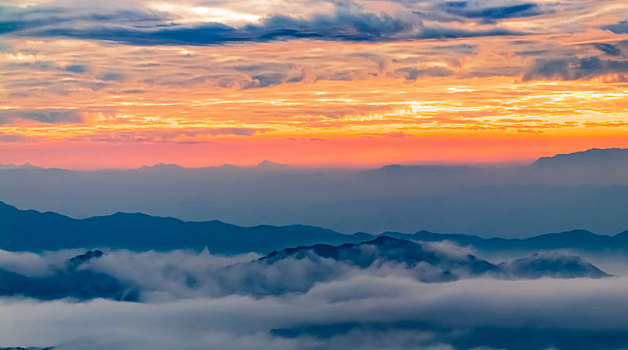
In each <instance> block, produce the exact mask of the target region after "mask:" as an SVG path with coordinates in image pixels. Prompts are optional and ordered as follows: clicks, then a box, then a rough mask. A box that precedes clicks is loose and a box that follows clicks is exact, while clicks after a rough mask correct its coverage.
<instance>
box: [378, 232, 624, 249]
mask: <svg viewBox="0 0 628 350" xmlns="http://www.w3.org/2000/svg"><path fill="white" fill-rule="evenodd" d="M385 234H387V235H390V236H393V237H399V238H404V239H412V240H417V241H427V242H441V241H451V242H455V243H458V244H460V245H470V246H473V247H475V248H478V249H482V250H555V249H576V250H587V251H601V250H605V249H609V250H618V249H622V250H623V249H628V231H624V232H622V233H620V234H617V235H615V236H606V235H597V234H595V233H592V232H589V231H587V230H572V231H565V232H557V233H548V234H543V235H539V236H533V237H530V238H524V239H509V238H482V237H478V236H473V235H465V234H441V233H433V232H428V231H419V232H417V233H415V234H404V233H398V232H386V233H385Z"/></svg>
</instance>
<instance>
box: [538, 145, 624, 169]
mask: <svg viewBox="0 0 628 350" xmlns="http://www.w3.org/2000/svg"><path fill="white" fill-rule="evenodd" d="M532 165H533V166H534V167H541V168H543V167H570V168H590V169H593V170H595V169H599V168H600V167H602V168H607V167H611V166H616V167H620V168H623V169H626V168H628V149H626V148H606V149H599V148H593V149H590V150H586V151H582V152H574V153H567V154H557V155H555V156H552V157H541V158H539V159H538V160H536V161H535V162H534V163H533V164H532Z"/></svg>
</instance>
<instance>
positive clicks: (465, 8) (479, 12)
mask: <svg viewBox="0 0 628 350" xmlns="http://www.w3.org/2000/svg"><path fill="white" fill-rule="evenodd" d="M442 9H443V10H444V11H445V12H446V13H448V14H452V15H455V16H460V17H464V18H469V19H480V20H481V21H483V22H485V23H495V22H497V21H499V20H502V19H508V18H521V17H532V16H538V15H540V14H542V13H543V12H542V11H541V9H540V8H539V6H538V5H537V4H535V3H532V2H526V3H521V4H515V5H508V6H497V7H477V6H474V4H470V3H469V2H468V1H453V2H445V3H444V4H443V5H442Z"/></svg>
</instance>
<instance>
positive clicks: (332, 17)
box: [0, 5, 523, 45]
mask: <svg viewBox="0 0 628 350" xmlns="http://www.w3.org/2000/svg"><path fill="white" fill-rule="evenodd" d="M50 11H52V12H53V13H56V12H55V11H56V10H50ZM502 11H507V10H502ZM511 11H514V10H511ZM521 11H523V10H520V11H519V12H521ZM514 12H517V11H514ZM119 14H120V13H112V14H99V15H96V14H84V15H81V16H78V17H72V16H65V17H64V16H57V17H55V16H51V17H50V18H46V19H43V18H38V19H29V18H31V17H33V16H32V13H30V12H28V13H27V14H21V15H18V16H17V19H15V20H10V21H7V20H5V21H4V22H0V28H3V29H0V32H4V33H11V34H13V35H17V36H24V37H66V38H77V39H88V40H89V39H92V40H105V41H114V42H119V43H124V44H129V45H220V44H225V43H234V42H266V41H274V40H289V39H318V40H333V41H395V40H412V39H433V38H459V37H475V36H494V35H518V34H521V33H518V32H514V31H510V30H506V29H500V28H493V29H486V30H477V31H474V30H463V29H455V28H441V27H438V26H436V27H426V26H424V25H423V24H422V23H421V21H420V19H419V18H418V17H416V16H412V15H397V16H393V15H389V14H386V13H379V14H376V13H370V12H365V11H363V10H362V9H360V8H359V7H356V6H341V5H337V6H335V10H334V11H333V13H331V14H322V13H318V14H314V15H312V16H311V17H309V18H301V17H292V16H287V15H283V14H273V15H269V16H267V17H266V18H264V19H263V20H262V21H261V22H260V23H248V24H245V25H242V26H229V25H226V24H223V23H217V22H210V23H200V24H198V23H197V24H192V25H183V24H177V23H176V22H173V21H171V20H170V21H166V20H165V19H163V18H161V17H160V16H159V15H155V14H141V13H137V12H123V13H122V14H123V16H121V17H119ZM470 15H472V14H470ZM494 16H496V15H494ZM135 19H138V20H141V21H145V22H147V24H146V25H143V26H138V25H137V24H136V22H135V21H131V20H135ZM153 22H155V23H153ZM79 24H80V25H79Z"/></svg>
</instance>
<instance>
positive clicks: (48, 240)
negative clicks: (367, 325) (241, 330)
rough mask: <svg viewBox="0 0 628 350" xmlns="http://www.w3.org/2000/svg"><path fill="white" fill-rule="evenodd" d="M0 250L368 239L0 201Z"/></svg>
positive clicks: (222, 248) (231, 248) (230, 248)
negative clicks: (67, 211)
mask: <svg viewBox="0 0 628 350" xmlns="http://www.w3.org/2000/svg"><path fill="white" fill-rule="evenodd" d="M0 222H2V226H1V227H0V249H5V250H13V251H18V250H30V251H41V250H55V249H65V248H101V247H108V248H126V249H132V250H147V249H159V250H169V249H180V248H189V249H197V250H202V249H203V248H205V247H208V248H209V249H210V250H211V251H212V252H214V253H223V254H232V253H244V252H260V253H265V252H269V251H271V250H275V249H281V248H285V247H290V246H296V245H301V244H313V243H318V242H325V243H343V242H354V241H359V240H361V239H363V238H364V235H363V234H362V235H360V234H357V235H345V234H341V233H338V232H335V231H331V230H326V229H321V228H316V227H311V226H288V227H277V226H270V225H259V226H255V227H240V226H236V225H230V224H226V223H223V222H220V221H216V220H214V221H206V222H184V221H181V220H178V219H174V218H165V217H154V216H149V215H145V214H127V213H116V214H113V215H109V216H99V217H92V218H88V219H80V220H79V219H73V218H70V217H67V216H63V215H59V214H55V213H51V212H46V213H40V212H38V211H34V210H18V209H17V208H15V207H13V206H10V205H7V204H4V203H2V202H0Z"/></svg>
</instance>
